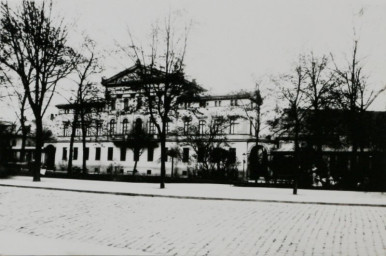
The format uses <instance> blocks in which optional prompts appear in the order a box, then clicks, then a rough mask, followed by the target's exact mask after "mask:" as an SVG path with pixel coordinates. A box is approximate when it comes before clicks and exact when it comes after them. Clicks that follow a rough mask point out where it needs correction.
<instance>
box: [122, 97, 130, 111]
mask: <svg viewBox="0 0 386 256" xmlns="http://www.w3.org/2000/svg"><path fill="white" fill-rule="evenodd" d="M128 108H129V98H124V99H123V109H124V110H127V109H128Z"/></svg>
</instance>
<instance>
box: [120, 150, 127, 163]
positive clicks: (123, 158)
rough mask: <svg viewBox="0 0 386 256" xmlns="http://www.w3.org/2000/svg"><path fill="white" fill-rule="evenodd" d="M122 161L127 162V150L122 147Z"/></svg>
mask: <svg viewBox="0 0 386 256" xmlns="http://www.w3.org/2000/svg"><path fill="white" fill-rule="evenodd" d="M121 161H126V148H125V147H121Z"/></svg>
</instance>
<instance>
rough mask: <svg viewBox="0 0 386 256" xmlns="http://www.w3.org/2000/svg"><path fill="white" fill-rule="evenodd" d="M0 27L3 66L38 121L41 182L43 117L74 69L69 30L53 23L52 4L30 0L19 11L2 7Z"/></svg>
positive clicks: (36, 177) (37, 161) (37, 166)
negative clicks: (60, 84) (19, 86)
mask: <svg viewBox="0 0 386 256" xmlns="http://www.w3.org/2000/svg"><path fill="white" fill-rule="evenodd" d="M0 27H1V29H0V65H2V67H3V69H8V70H10V71H13V72H14V73H15V74H16V75H17V76H18V77H20V80H21V82H22V85H23V88H24V91H25V94H26V96H27V100H28V102H29V105H30V106H31V109H32V112H33V114H34V117H35V121H36V137H35V140H36V149H35V166H34V172H33V173H34V175H33V176H34V177H33V181H40V166H41V155H42V147H43V140H42V136H43V116H44V114H45V112H46V110H47V108H48V106H49V104H50V101H51V99H52V97H53V95H54V92H55V90H56V86H57V84H58V82H59V81H60V80H61V79H62V78H64V77H66V76H67V75H68V74H69V73H70V72H71V71H72V68H73V64H72V62H71V61H70V60H71V55H72V50H71V48H69V47H67V46H66V43H67V42H66V38H67V29H66V27H65V25H64V24H63V22H55V21H54V18H53V16H52V3H49V4H47V3H46V2H42V3H40V4H37V3H35V2H32V1H27V0H24V1H23V2H22V3H21V6H20V7H19V8H17V9H12V8H10V7H9V5H8V3H6V2H5V3H4V2H3V3H1V19H0Z"/></svg>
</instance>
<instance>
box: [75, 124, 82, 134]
mask: <svg viewBox="0 0 386 256" xmlns="http://www.w3.org/2000/svg"><path fill="white" fill-rule="evenodd" d="M75 136H82V129H80V127H79V126H77V127H76V129H75Z"/></svg>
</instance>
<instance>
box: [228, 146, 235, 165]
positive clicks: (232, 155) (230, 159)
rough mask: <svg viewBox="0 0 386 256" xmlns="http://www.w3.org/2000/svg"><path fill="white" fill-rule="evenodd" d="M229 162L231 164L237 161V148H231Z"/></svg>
mask: <svg viewBox="0 0 386 256" xmlns="http://www.w3.org/2000/svg"><path fill="white" fill-rule="evenodd" d="M229 162H230V163H231V164H234V163H236V149H235V148H230V149H229Z"/></svg>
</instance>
